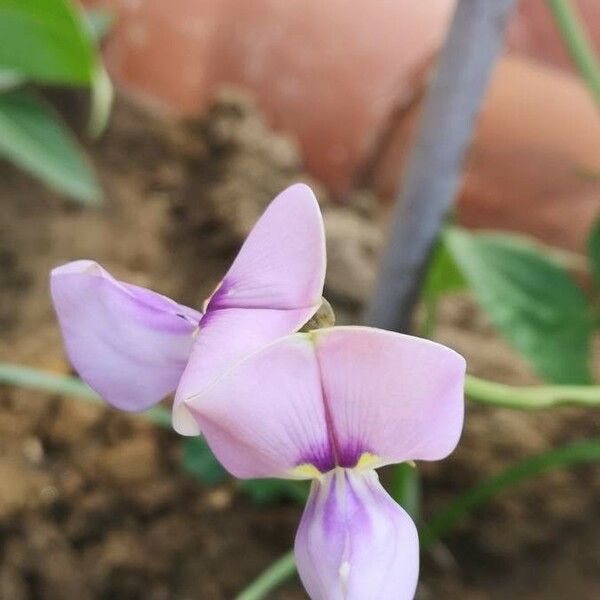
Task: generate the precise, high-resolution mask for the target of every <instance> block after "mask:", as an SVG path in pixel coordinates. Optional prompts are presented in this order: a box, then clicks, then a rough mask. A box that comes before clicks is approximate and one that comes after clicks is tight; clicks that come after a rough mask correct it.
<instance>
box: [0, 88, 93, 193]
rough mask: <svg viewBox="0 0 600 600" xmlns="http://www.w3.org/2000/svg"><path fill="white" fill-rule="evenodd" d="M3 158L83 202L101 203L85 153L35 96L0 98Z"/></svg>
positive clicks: (14, 94)
mask: <svg viewBox="0 0 600 600" xmlns="http://www.w3.org/2000/svg"><path fill="white" fill-rule="evenodd" d="M0 156H2V157H4V158H6V159H8V160H11V161H12V162H14V163H15V164H17V165H18V166H20V167H21V168H23V169H25V170H26V171H28V172H30V173H31V174H32V175H35V176H36V177H39V178H40V179H41V180H42V181H44V182H45V183H46V184H48V185H49V186H50V187H52V188H54V189H56V190H57V191H59V192H62V193H64V194H67V195H68V196H71V197H73V198H75V199H77V200H80V201H81V202H85V203H88V204H96V203H98V202H99V201H100V198H101V192H100V188H99V186H98V183H97V182H96V179H95V176H94V174H93V172H92V170H91V168H90V166H89V165H88V163H87V161H86V159H85V156H84V153H83V150H82V149H81V147H80V146H79V144H78V143H77V141H76V140H75V139H74V138H73V137H72V136H71V134H70V133H69V131H68V130H67V129H66V128H65V127H64V126H63V124H62V123H61V121H60V120H58V118H57V117H56V116H55V114H54V112H53V111H52V110H51V108H50V107H49V106H48V105H47V104H46V103H45V102H43V101H42V100H40V99H39V98H37V97H36V96H33V95H32V94H28V93H26V92H23V91H15V92H7V93H5V94H0Z"/></svg>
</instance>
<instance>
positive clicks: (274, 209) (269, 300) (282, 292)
mask: <svg viewBox="0 0 600 600" xmlns="http://www.w3.org/2000/svg"><path fill="white" fill-rule="evenodd" d="M324 278H325V237H324V232H323V220H322V218H321V213H320V211H319V205H318V204H317V201H316V199H315V197H314V195H313V193H312V191H311V190H310V188H309V187H308V186H306V185H303V184H297V185H293V186H291V187H289V188H288V189H286V190H285V191H283V192H282V193H281V194H279V196H277V198H275V200H273V202H272V203H271V204H270V205H269V206H268V208H267V210H266V211H265V213H264V214H263V215H262V217H261V218H260V219H259V221H258V222H257V223H256V225H255V226H254V228H253V229H252V231H251V232H250V234H249V235H248V238H247V239H246V241H245V242H244V245H243V246H242V248H241V250H240V252H239V254H238V256H237V258H236V259H235V260H234V262H233V264H232V266H231V268H230V269H229V271H228V273H227V274H226V275H225V277H224V279H223V281H222V283H221V285H220V286H219V287H218V288H217V290H216V291H215V293H214V294H213V296H212V297H211V298H210V300H209V302H208V305H207V308H206V314H205V315H204V317H203V318H202V321H201V323H200V332H199V335H198V337H197V340H196V342H195V345H194V350H193V352H192V356H191V358H190V361H189V364H188V366H187V368H186V370H185V373H184V376H183V378H182V380H181V383H180V385H179V387H178V388H177V393H176V396H175V405H174V408H173V426H174V428H175V429H176V430H177V431H178V432H179V433H181V434H184V435H198V434H199V433H200V428H199V426H198V423H197V422H196V420H195V419H194V418H193V417H192V415H191V414H190V411H189V410H188V407H187V405H188V404H190V403H194V402H196V401H199V399H200V395H199V394H200V392H202V390H204V389H205V388H206V387H207V386H208V385H209V384H210V383H212V382H213V381H214V380H215V379H216V378H217V377H218V376H219V375H220V374H222V373H223V371H224V370H225V369H227V368H228V367H230V366H231V365H233V364H235V363H236V362H238V361H239V360H241V359H242V358H244V357H245V356H248V355H249V354H251V353H252V352H254V351H256V350H258V349H259V348H261V347H263V346H265V345H266V344H268V343H270V342H272V341H273V340H275V339H277V338H280V337H282V336H286V335H289V334H290V333H293V332H294V331H297V330H298V329H299V328H300V327H301V326H302V325H303V324H304V323H306V321H308V320H309V319H310V317H311V316H312V315H313V314H314V313H315V311H316V310H317V308H318V307H319V304H320V302H321V295H322V293H323V282H324Z"/></svg>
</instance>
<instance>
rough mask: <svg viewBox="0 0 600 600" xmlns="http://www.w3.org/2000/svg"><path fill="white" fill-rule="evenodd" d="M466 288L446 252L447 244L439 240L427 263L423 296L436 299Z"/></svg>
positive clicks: (459, 271)
mask: <svg viewBox="0 0 600 600" xmlns="http://www.w3.org/2000/svg"><path fill="white" fill-rule="evenodd" d="M467 287H468V284H467V281H466V280H465V277H464V275H463V274H462V272H461V270H460V268H459V266H458V265H457V264H456V262H455V260H454V258H453V257H452V254H451V253H450V251H449V250H448V246H447V244H446V243H445V242H444V240H443V239H442V240H440V242H439V243H438V244H437V246H436V247H435V250H434V251H433V255H432V257H431V260H430V262H429V267H428V269H427V274H426V276H425V283H424V285H423V296H424V297H425V298H437V297H438V296H441V295H442V294H449V293H452V292H460V291H462V290H464V289H465V288H467Z"/></svg>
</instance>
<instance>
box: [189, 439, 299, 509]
mask: <svg viewBox="0 0 600 600" xmlns="http://www.w3.org/2000/svg"><path fill="white" fill-rule="evenodd" d="M183 468H184V470H185V471H187V472H188V473H190V474H191V475H193V476H194V477H197V478H198V479H199V480H200V481H202V482H203V483H205V484H207V485H217V484H219V483H222V482H223V481H225V480H226V479H227V477H228V475H227V471H225V469H223V467H222V466H221V465H220V464H219V462H218V461H217V459H216V458H215V456H214V454H213V453H212V451H211V449H210V448H209V447H208V444H207V443H206V441H205V439H204V438H203V437H201V436H199V437H190V438H186V439H185V441H184V442H183ZM239 487H240V490H241V491H242V492H243V493H244V494H245V495H246V496H247V497H248V498H249V499H250V500H251V501H252V502H253V503H254V504H260V505H270V504H276V503H278V502H281V501H282V500H293V501H295V502H298V503H300V504H302V505H303V504H304V503H305V502H306V498H307V497H308V486H307V484H306V482H304V481H289V480H287V479H248V480H245V481H240V483H239Z"/></svg>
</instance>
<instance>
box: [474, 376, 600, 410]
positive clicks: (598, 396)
mask: <svg viewBox="0 0 600 600" xmlns="http://www.w3.org/2000/svg"><path fill="white" fill-rule="evenodd" d="M465 394H466V395H467V397H468V398H469V399H471V400H473V401H475V402H480V403H482V404H491V405H493V406H501V407H504V408H513V409H517V410H535V409H542V408H554V407H557V406H587V407H591V408H598V407H600V386H598V385H535V386H534V385H532V386H512V385H505V384H502V383H495V382H493V381H487V380H485V379H480V378H479V377H474V376H473V375H467V378H466V381H465Z"/></svg>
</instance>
